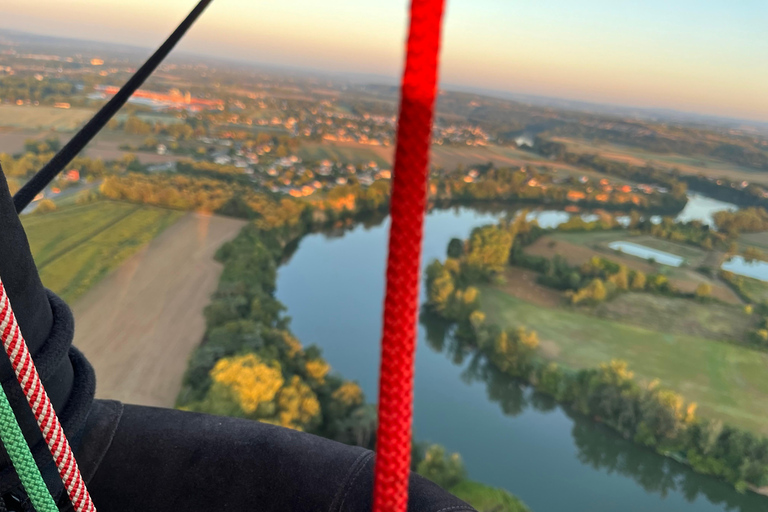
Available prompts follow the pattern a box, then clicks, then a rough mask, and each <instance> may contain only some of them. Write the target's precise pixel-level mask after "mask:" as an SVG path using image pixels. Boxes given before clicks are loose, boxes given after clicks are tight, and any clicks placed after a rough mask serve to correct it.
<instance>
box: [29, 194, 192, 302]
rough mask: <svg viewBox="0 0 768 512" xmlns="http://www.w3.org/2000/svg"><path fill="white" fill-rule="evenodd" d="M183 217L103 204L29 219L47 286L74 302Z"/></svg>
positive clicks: (154, 209)
mask: <svg viewBox="0 0 768 512" xmlns="http://www.w3.org/2000/svg"><path fill="white" fill-rule="evenodd" d="M182 215H183V213H182V212H176V211H172V210H164V209H161V208H154V207H147V206H137V205H131V204H126V203H114V202H108V201H102V202H98V203H93V204H88V205H83V206H74V207H70V208H65V209H62V210H59V211H56V212H51V213H49V214H45V215H40V216H35V215H32V216H26V217H24V219H23V223H24V227H25V229H26V231H27V237H28V238H29V241H30V246H31V248H32V254H33V255H34V257H35V261H36V263H37V265H38V268H39V269H40V277H41V278H42V280H43V283H44V284H45V285H46V286H47V287H48V288H50V289H51V290H53V291H54V292H56V293H58V294H59V295H61V296H62V298H64V299H65V300H68V301H72V300H74V299H76V298H78V297H79V296H81V295H82V294H83V293H84V292H85V291H87V290H88V289H89V288H90V287H91V286H93V285H94V284H96V283H97V282H98V281H99V280H100V279H101V278H102V277H104V276H105V275H106V274H107V273H109V271H110V270H112V269H114V268H116V267H117V266H118V265H120V264H121V263H122V262H123V261H125V260H126V259H127V258H128V257H129V256H131V255H132V254H134V253H135V252H136V251H138V250H139V249H140V248H141V247H142V246H144V245H145V244H146V243H148V242H149V241H150V240H152V239H153V238H154V237H155V236H157V235H158V234H159V233H160V232H161V231H162V230H164V229H165V228H166V227H168V226H170V225H171V224H173V223H174V222H175V221H176V220H178V219H179V217H181V216H182Z"/></svg>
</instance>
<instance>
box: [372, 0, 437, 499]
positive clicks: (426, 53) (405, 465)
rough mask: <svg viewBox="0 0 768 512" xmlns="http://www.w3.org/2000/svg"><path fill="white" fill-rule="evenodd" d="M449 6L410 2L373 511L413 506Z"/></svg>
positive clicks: (420, 0)
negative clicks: (420, 324)
mask: <svg viewBox="0 0 768 512" xmlns="http://www.w3.org/2000/svg"><path fill="white" fill-rule="evenodd" d="M443 7H444V0H413V1H412V4H411V27H410V33H409V36H408V48H407V56H406V62H405V72H404V73H403V83H402V88H401V96H400V118H399V122H398V127H397V149H396V151H395V167H394V178H393V183H392V200H391V205H390V214H391V216H392V224H391V227H390V230H389V258H388V260H387V292H386V297H385V299H384V330H383V335H382V342H381V344H382V347H381V373H380V375H381V376H380V380H379V429H378V435H377V440H376V450H377V456H376V469H375V486H374V493H373V510H374V512H404V511H405V510H406V508H407V505H408V474H409V469H410V463H411V420H412V412H413V360H414V352H415V349H416V314H417V309H418V307H419V270H420V268H419V267H420V262H421V238H422V231H423V226H424V211H425V209H426V202H427V173H428V170H427V165H428V163H429V146H430V142H431V138H432V117H433V113H434V104H435V95H436V91H437V61H438V53H439V49H440V29H441V23H442V16H443Z"/></svg>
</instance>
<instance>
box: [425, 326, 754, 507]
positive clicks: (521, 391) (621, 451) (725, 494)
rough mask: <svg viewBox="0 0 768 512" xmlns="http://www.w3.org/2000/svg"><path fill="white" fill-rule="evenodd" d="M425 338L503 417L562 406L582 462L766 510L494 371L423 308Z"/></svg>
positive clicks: (658, 489) (690, 496)
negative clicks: (480, 389)
mask: <svg viewBox="0 0 768 512" xmlns="http://www.w3.org/2000/svg"><path fill="white" fill-rule="evenodd" d="M419 320H420V322H421V324H422V325H423V326H424V328H425V330H426V335H427V338H426V339H427V341H428V345H429V347H430V348H432V349H433V350H434V351H435V352H438V353H443V354H444V355H446V356H447V357H448V358H449V359H451V360H452V361H453V362H454V363H455V364H457V365H462V364H464V363H465V362H467V364H466V366H465V368H464V371H463V372H462V380H464V382H466V383H468V384H471V383H474V382H482V383H484V384H485V386H486V392H487V395H488V399H489V400H490V401H491V402H494V403H497V404H498V405H499V408H500V409H501V410H502V411H503V413H504V414H505V415H507V416H511V417H515V416H519V415H521V414H523V413H524V412H526V411H527V410H528V409H529V408H531V409H533V410H535V411H538V412H542V413H547V412H551V411H554V410H556V409H558V410H560V411H562V412H563V413H564V414H565V415H566V416H567V417H568V418H569V419H570V421H571V422H572V428H571V437H572V439H573V444H574V446H575V447H576V450H577V453H576V457H577V459H578V461H579V462H580V463H581V464H583V465H584V466H588V467H591V468H593V469H595V470H598V471H601V472H604V473H607V474H618V475H622V476H624V477H629V478H631V479H632V480H634V481H635V482H637V483H638V484H639V485H640V486H641V487H642V488H643V490H645V491H646V492H647V493H651V494H656V495H659V496H661V497H662V498H667V497H668V496H669V495H670V494H671V493H677V494H680V495H681V496H683V497H684V499H685V500H686V501H688V502H689V503H694V502H697V501H700V500H702V499H704V500H706V501H707V502H709V503H712V504H715V505H721V506H722V507H723V509H724V510H729V511H736V512H755V511H757V510H766V508H768V501H766V498H765V497H763V496H758V495H756V494H752V493H750V494H738V493H736V492H734V489H733V488H732V487H731V486H730V485H729V484H727V483H725V482H722V481H720V480H717V479H715V478H712V477H708V476H705V475H700V474H697V473H694V472H693V471H691V470H690V469H689V468H688V467H687V466H686V465H684V464H681V463H679V462H676V461H675V460H672V459H670V458H668V457H663V456H661V455H659V454H657V453H655V452H654V451H652V450H649V449H646V448H643V447H641V446H638V445H636V444H634V443H633V442H631V441H630V440H627V439H624V438H623V437H621V436H620V435H618V434H617V433H616V432H614V431H613V430H610V429H609V428H607V427H605V426H604V425H600V424H597V423H595V422H594V421H592V420H590V419H588V418H585V417H584V416H581V415H579V414H576V413H574V412H572V411H570V410H569V409H567V408H565V407H562V406H560V405H559V404H557V403H556V402H555V401H554V399H553V398H552V397H550V396H547V395H544V394H542V393H538V392H536V391H535V390H533V389H532V388H530V387H529V386H527V385H526V384H525V383H524V382H522V381H520V380H518V379H514V378H511V377H509V376H507V375H506V374H504V373H502V372H500V371H498V370H497V369H496V368H495V367H494V366H492V365H491V364H490V363H489V362H488V361H487V359H486V358H485V357H484V356H482V355H481V354H480V353H478V352H477V351H476V350H474V349H473V348H472V347H470V346H468V345H467V344H466V343H464V342H462V341H461V340H460V339H459V338H457V337H456V336H455V335H454V332H453V329H452V328H451V327H450V326H449V325H447V324H446V323H445V322H444V321H443V320H441V319H440V318H436V317H434V316H433V315H430V314H428V313H422V314H421V316H420V319H419Z"/></svg>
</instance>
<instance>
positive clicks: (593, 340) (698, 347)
mask: <svg viewBox="0 0 768 512" xmlns="http://www.w3.org/2000/svg"><path fill="white" fill-rule="evenodd" d="M481 302H482V305H483V306H482V309H483V311H485V313H486V314H487V317H488V321H489V322H490V323H498V324H499V325H505V326H509V327H514V326H520V325H524V326H526V327H528V328H531V329H534V330H536V331H537V332H538V334H539V338H540V340H541V345H540V349H539V350H540V353H541V355H542V356H544V357H546V358H548V359H552V360H555V361H558V362H561V363H564V364H566V365H568V366H571V367H574V368H593V367H596V366H597V365H599V364H600V363H603V362H606V361H609V360H611V359H624V360H626V361H628V362H629V364H630V367H631V369H632V370H633V371H635V373H636V375H637V376H638V377H639V378H640V379H641V380H642V381H644V382H650V381H651V380H653V379H655V378H659V379H660V380H661V383H662V385H663V386H666V387H669V388H671V389H674V390H676V391H679V392H681V393H682V394H683V395H684V396H685V397H686V398H687V399H689V400H692V401H695V402H697V403H698V404H699V412H700V414H701V415H702V416H704V417H710V418H717V419H721V420H723V421H725V422H729V423H732V424H734V425H738V426H741V427H744V428H748V429H750V430H753V431H755V432H761V433H763V434H766V433H768V424H767V423H766V422H765V416H764V413H763V411H765V410H766V407H768V372H766V371H765V368H766V366H767V365H768V354H765V353H762V352H757V351H754V350H751V349H748V348H744V347H740V346H736V345H733V344H730V343H724V342H721V341H714V340H710V339H706V338H703V337H699V336H692V335H686V334H675V333H669V332H660V331H655V330H650V329H648V328H644V327H640V326H636V325H628V324H625V323H620V322H617V321H613V320H609V319H603V318H596V317H594V316H591V315H585V314H581V313H579V312H577V311H575V310H570V309H568V308H550V307H542V306H541V305H536V304H532V303H530V302H528V301H525V300H522V299H520V298H517V297H513V296H512V295H510V294H508V293H505V292H504V291H502V290H499V289H496V288H494V287H491V286H483V287H482V289H481Z"/></svg>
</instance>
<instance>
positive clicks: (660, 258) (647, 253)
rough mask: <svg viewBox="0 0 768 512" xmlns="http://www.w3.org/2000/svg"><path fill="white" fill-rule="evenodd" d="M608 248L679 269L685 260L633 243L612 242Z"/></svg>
mask: <svg viewBox="0 0 768 512" xmlns="http://www.w3.org/2000/svg"><path fill="white" fill-rule="evenodd" d="M608 247H610V248H611V249H615V250H617V251H620V252H623V253H626V254H630V255H632V256H637V257H638V258H643V259H644V260H650V259H652V260H654V261H656V262H657V263H661V264H663V265H669V266H670V267H679V266H680V265H682V263H683V261H685V258H682V257H680V256H675V255H674V254H670V253H668V252H663V251H657V250H656V249H651V248H650V247H645V246H644V245H638V244H633V243H632V242H611V243H610V244H608Z"/></svg>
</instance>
